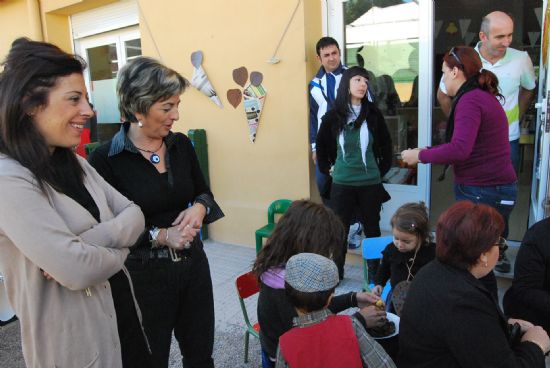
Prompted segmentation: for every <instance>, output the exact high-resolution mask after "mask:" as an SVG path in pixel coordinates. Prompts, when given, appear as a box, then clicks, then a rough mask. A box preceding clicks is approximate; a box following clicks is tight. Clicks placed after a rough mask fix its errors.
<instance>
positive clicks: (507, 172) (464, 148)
mask: <svg viewBox="0 0 550 368" xmlns="http://www.w3.org/2000/svg"><path fill="white" fill-rule="evenodd" d="M481 67H482V65H481V60H480V58H479V55H478V53H477V52H476V51H475V50H474V49H473V48H471V47H466V46H459V47H453V48H452V49H451V50H450V51H449V52H448V53H446V54H445V56H444V57H443V66H442V71H443V82H444V83H445V87H446V88H447V91H448V92H449V96H454V97H453V102H452V109H451V114H450V115H449V120H448V122H447V132H446V143H445V144H442V145H439V146H435V147H426V148H415V149H408V150H405V151H403V152H402V153H401V155H402V157H403V161H404V162H406V163H407V164H408V165H416V164H417V163H432V164H447V165H452V166H453V172H454V177H455V184H454V191H455V198H456V200H457V201H462V200H469V201H472V202H475V203H484V204H488V205H490V206H492V207H494V208H495V209H496V210H497V211H498V212H499V213H500V214H501V215H502V216H503V217H504V220H505V221H504V223H505V229H504V232H503V234H502V236H503V237H504V238H506V237H507V236H508V217H509V215H510V212H512V209H513V208H514V204H515V202H516V196H517V191H518V187H517V178H516V174H515V171H514V168H513V166H512V162H511V160H510V145H509V143H508V120H507V118H506V113H505V112H504V109H503V108H502V106H501V104H500V101H499V99H502V98H504V97H502V95H501V94H500V93H499V91H498V79H497V77H496V76H495V75H494V74H493V73H491V72H490V71H488V70H484V69H481ZM486 281H487V283H486V285H487V286H488V287H489V289H490V291H492V292H493V293H494V294H495V295H496V280H495V279H494V275H493V274H492V273H491V274H490V275H488V279H487V280H486Z"/></svg>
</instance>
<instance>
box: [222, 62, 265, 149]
mask: <svg viewBox="0 0 550 368" xmlns="http://www.w3.org/2000/svg"><path fill="white" fill-rule="evenodd" d="M263 79H264V76H263V74H262V73H260V72H252V73H250V84H249V85H248V86H247V87H246V88H245V89H244V90H243V92H242V93H241V91H240V90H239V89H230V90H228V91H227V100H228V101H229V103H230V104H231V106H233V107H234V108H237V106H239V104H240V103H241V99H242V98H244V112H245V114H246V120H247V122H248V136H249V138H250V141H251V142H252V143H254V141H255V140H256V133H257V132H258V126H259V124H260V116H261V114H262V110H263V107H264V102H265V96H266V95H267V91H266V90H265V88H264V87H263V86H262V81H263ZM233 80H234V81H235V83H237V84H238V85H240V86H241V87H243V88H244V86H245V84H246V81H247V80H248V70H246V68H245V67H244V66H242V67H240V68H237V69H234V70H233Z"/></svg>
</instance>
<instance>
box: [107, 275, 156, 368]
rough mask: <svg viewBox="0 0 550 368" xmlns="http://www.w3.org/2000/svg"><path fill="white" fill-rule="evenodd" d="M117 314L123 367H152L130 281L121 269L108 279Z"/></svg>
mask: <svg viewBox="0 0 550 368" xmlns="http://www.w3.org/2000/svg"><path fill="white" fill-rule="evenodd" d="M109 284H110V285H111V293H112V295H113V302H114V305H115V311H116V315H117V328H118V336H119V339H120V350H121V352H122V366H123V367H125V368H134V367H135V368H150V367H153V364H152V362H151V354H150V353H149V348H148V347H147V343H146V341H145V336H144V334H143V330H142V328H141V325H140V323H139V319H138V316H137V312H136V309H135V304H134V298H133V297H132V292H131V290H130V281H129V280H128V277H127V276H126V275H125V274H124V272H123V271H122V270H121V271H119V272H118V273H116V274H114V275H113V276H112V277H111V278H110V279H109Z"/></svg>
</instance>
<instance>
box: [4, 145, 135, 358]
mask: <svg viewBox="0 0 550 368" xmlns="http://www.w3.org/2000/svg"><path fill="white" fill-rule="evenodd" d="M79 161H80V163H81V165H82V167H83V169H84V172H85V177H84V184H85V186H86V188H87V189H88V191H89V193H90V195H91V196H92V198H93V199H94V201H95V202H96V204H97V206H98V208H99V210H100V213H101V222H100V223H98V222H97V221H96V220H95V219H94V218H93V216H92V215H91V214H90V213H89V212H88V211H87V210H86V209H85V208H83V207H81V206H80V205H79V204H78V203H76V202H75V201H73V200H72V199H71V198H69V197H68V196H66V195H64V194H61V193H58V192H56V191H55V190H53V189H52V188H51V187H49V186H47V189H46V192H47V194H44V192H42V191H41V190H40V188H39V187H38V186H37V183H36V180H35V179H34V177H33V175H32V174H31V173H30V171H28V170H27V169H26V168H24V167H23V166H21V165H20V164H19V163H18V162H17V161H15V160H13V159H11V158H9V157H6V156H5V155H1V154H0V272H1V273H3V274H4V277H5V285H6V290H7V295H8V300H9V302H10V304H11V305H12V307H13V309H14V310H15V313H16V314H17V316H18V317H19V320H20V322H21V339H22V346H23V355H24V357H25V361H26V364H27V366H28V367H54V366H55V367H113V368H118V367H122V362H121V352H120V342H119V339H118V331H117V324H116V315H115V308H114V305H113V300H112V297H111V290H110V286H109V283H108V281H107V279H108V278H109V277H110V276H112V275H113V274H115V273H116V272H118V271H119V270H120V269H121V268H122V266H123V264H124V261H125V260H126V256H127V255H128V252H129V251H128V247H130V246H131V245H132V244H134V243H135V241H136V240H137V238H138V236H139V235H140V234H141V232H142V231H143V229H144V226H145V225H144V219H143V214H142V212H141V210H140V209H139V207H138V206H137V205H135V204H133V203H132V202H131V201H129V200H128V199H126V198H125V197H124V196H122V195H121V194H120V193H118V192H117V191H116V190H115V189H113V188H112V187H111V186H110V185H109V184H107V182H105V181H104V180H103V179H102V178H101V176H99V175H98V174H97V172H96V171H95V170H94V169H93V168H92V167H91V166H90V165H89V164H88V163H87V162H86V161H85V160H84V159H82V158H79ZM41 269H42V270H44V271H46V272H47V273H49V274H50V275H51V276H52V277H53V278H54V279H55V281H54V280H47V279H46V278H45V277H44V275H43V274H42V271H41Z"/></svg>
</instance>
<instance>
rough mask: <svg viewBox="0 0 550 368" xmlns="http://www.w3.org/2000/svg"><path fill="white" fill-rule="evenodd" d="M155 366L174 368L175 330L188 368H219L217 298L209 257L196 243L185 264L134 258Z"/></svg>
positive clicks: (133, 269) (133, 273) (132, 266)
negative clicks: (172, 346)
mask: <svg viewBox="0 0 550 368" xmlns="http://www.w3.org/2000/svg"><path fill="white" fill-rule="evenodd" d="M126 267H127V268H128V270H129V271H130V274H131V276H132V280H133V284H134V290H135V294H136V298H137V300H138V303H139V306H140V308H141V312H142V315H143V325H144V327H145V332H146V333H147V337H148V339H149V344H150V346H151V350H152V352H153V362H154V366H155V367H162V368H166V367H168V360H169V355H170V344H171V341H172V331H173V332H174V335H175V337H176V340H177V341H178V344H179V347H180V351H181V354H182V356H183V357H184V360H185V362H184V366H185V367H188V368H213V367H214V361H213V359H212V350H213V347H214V297H213V294H212V279H211V277H210V267H209V265H208V259H207V258H206V254H205V253H204V250H203V246H202V243H201V242H200V241H194V242H193V247H192V248H191V251H190V255H189V256H188V257H184V258H182V260H181V261H179V262H172V260H171V259H150V260H149V261H148V262H145V263H144V262H142V261H140V260H137V259H131V258H130V259H128V261H127V262H126Z"/></svg>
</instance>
